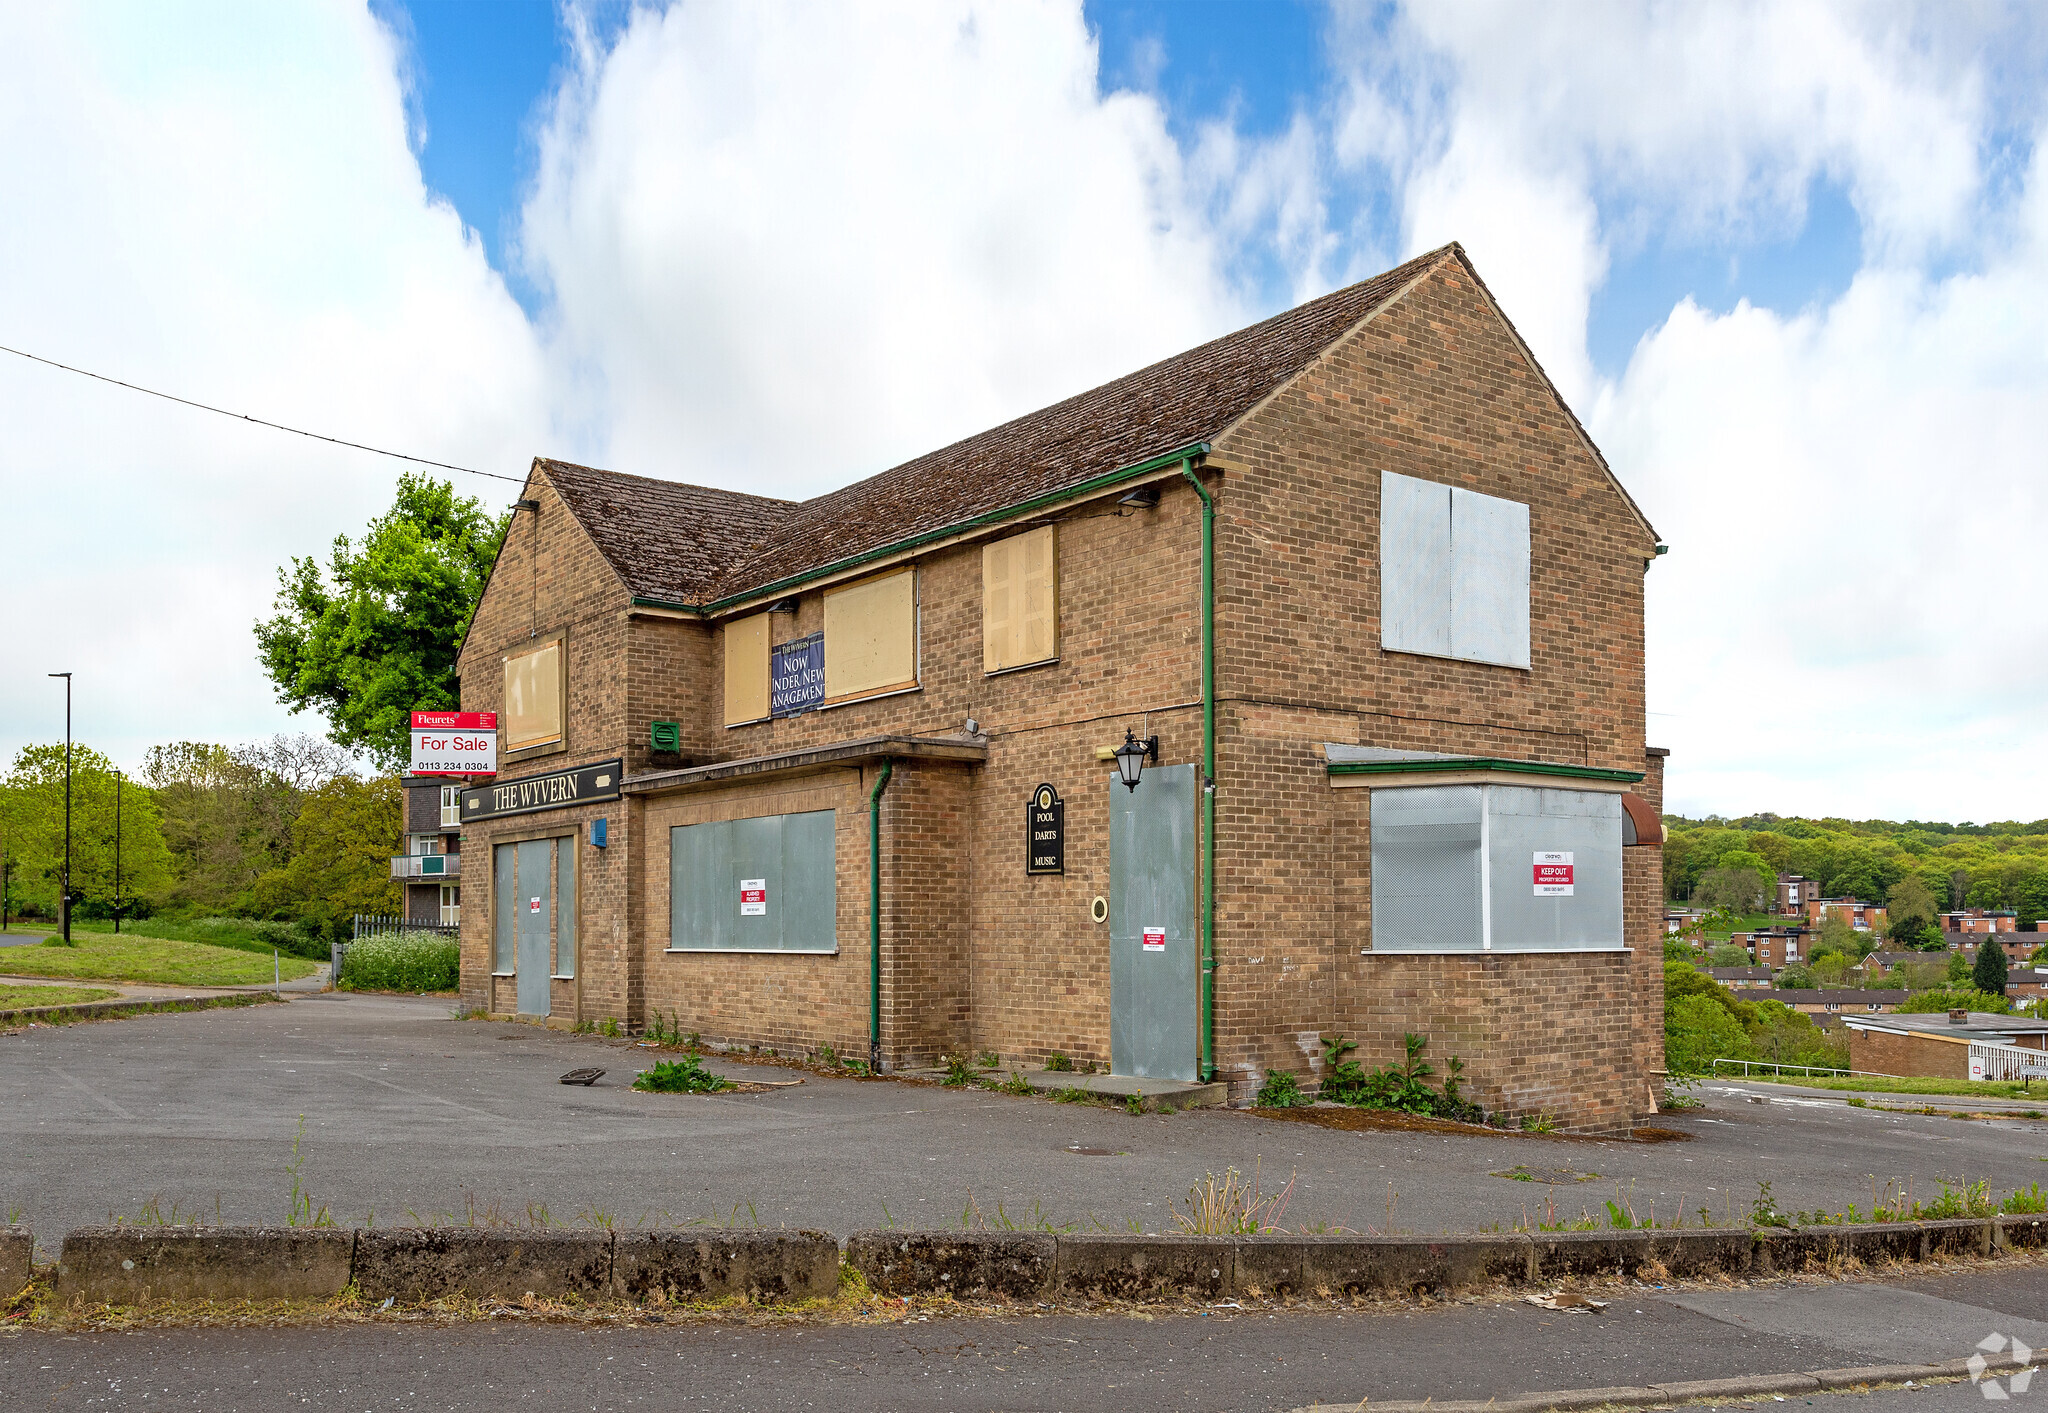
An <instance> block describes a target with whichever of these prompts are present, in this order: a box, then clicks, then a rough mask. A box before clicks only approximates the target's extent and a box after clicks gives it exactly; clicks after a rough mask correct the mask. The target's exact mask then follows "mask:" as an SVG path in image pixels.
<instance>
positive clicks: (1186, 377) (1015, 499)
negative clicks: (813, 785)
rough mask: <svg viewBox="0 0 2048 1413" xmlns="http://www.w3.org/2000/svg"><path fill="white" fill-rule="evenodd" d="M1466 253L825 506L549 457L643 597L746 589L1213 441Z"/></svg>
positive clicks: (943, 454)
mask: <svg viewBox="0 0 2048 1413" xmlns="http://www.w3.org/2000/svg"><path fill="white" fill-rule="evenodd" d="M1455 249H1456V247H1454V246H1445V247H1444V248H1443V249H1441V250H1434V251H1431V252H1430V253H1429V254H1427V255H1422V256H1418V257H1417V258H1416V259H1414V260H1410V261H1409V262H1408V263H1407V264H1405V265H1401V266H1398V267H1396V268H1394V269H1392V270H1389V271H1387V272H1386V273H1385V274H1383V275H1377V276H1375V277H1373V278H1372V279H1369V280H1365V281H1362V282H1360V283H1358V284H1355V285H1349V286H1347V287H1345V288H1344V289H1340V290H1337V291H1335V292H1333V293H1331V294H1326V295H1324V296H1323V297H1322V298H1320V299H1313V300H1310V301H1309V302H1308V303H1306V304H1303V305H1300V306H1298V307H1297V308H1294V309H1290V310H1288V311H1287V312H1286V313H1284V314H1278V315H1275V316H1274V317H1273V318H1271V319H1267V320H1265V321H1264V322H1262V323H1258V324H1253V325H1252V326H1251V327H1250V328H1247V329H1240V330H1238V331H1237V332H1236V333H1234V334H1227V335H1225V336H1224V337H1222V338H1220V339H1216V340H1213V341H1212V342H1209V343H1205V344H1203V345H1202V346H1201V347H1199V348H1194V349H1190V350H1188V351H1187V352H1186V353H1181V354H1177V355H1175V356H1174V357H1172V358H1168V359H1166V360H1164V361H1163V362H1159V363H1154V364H1153V365H1152V366H1151V367H1149V368H1142V369H1140V370H1138V371H1137V372H1135V373H1131V374H1128V375H1126V376H1125V377H1122V378H1118V379H1117V380H1116V381H1115V382H1112V383H1105V384H1103V385H1102V386H1101V387H1099V388H1095V389H1093V390H1092V391H1089V392H1084V393H1081V394H1080V395H1079V396H1076V397H1070V398H1068V399H1067V400H1066V401H1064V402H1057V403H1054V404H1053V405H1052V406H1050V407H1046V408H1042V409H1040V410H1039V411H1037V412H1033V413H1029V414H1027V415H1025V416H1023V417H1019V418H1017V419H1015V420H1014V421H1010V422H1005V423H1004V424H1003V425H1002V426H1000V427H995V428H992V429H991V430H989V431H986V432H982V433H979V434H977V435H975V436H972V437H968V438H967V439H966V440H964V441H958V442H955V443H953V444H952V445H951V446H948V447H943V448H941V449H940V450H938V451H934V452H930V453H928V454H926V455H924V456H920V457H918V458H917V459H916V460H914V461H906V462H904V463H903V464H902V465H900V466H897V467H894V468H892V469H890V470H887V471H883V472H881V473H880V474H878V475H874V476H870V477H868V478H867V479H866V480H863V481H856V482H855V483H854V484H852V485H850V486H845V487H842V488H841V489H839V490H836V491H832V492H830V493H828V494H826V495H822V496H819V497H817V498H816V499H814V500H807V501H802V502H791V501H780V500H768V499H766V498H763V497H760V496H747V495H739V494H737V493H735V492H732V491H719V490H712V489H709V488H707V487H703V486H689V485H683V484H680V483H678V482H674V481H658V480H652V479H649V478H647V477H642V476H626V475H621V474H619V473H617V472H612V471H599V470H595V469H593V468H591V467H587V466H571V465H568V464H567V463H564V462H557V461H539V462H537V463H536V465H537V466H539V467H540V468H542V469H543V470H545V471H546V472H547V475H548V479H549V480H550V481H552V482H553V483H554V484H555V486H556V488H557V489H558V490H560V491H561V493H562V498H563V500H564V501H566V502H567V503H568V505H569V508H570V510H571V511H572V512H573V513H574V514H575V515H576V517H577V519H579V520H580V521H582V522H583V524H584V525H585V527H586V528H588V529H589V531H590V535H591V538H592V539H593V540H595V541H596V542H597V546H598V548H599V550H600V551H602V552H603V554H604V555H605V557H606V558H607V559H608V560H610V561H611V563H612V565H613V566H614V567H615V568H616V569H617V570H618V571H619V575H620V577H621V578H623V579H624V580H625V581H626V583H627V585H628V586H629V587H630V588H631V589H632V591H633V593H634V595H635V596H637V597H643V598H658V599H664V600H668V601H671V602H677V603H690V604H703V603H708V602H711V601H712V600H714V599H721V598H728V597H731V596H733V595H737V594H744V593H748V592H751V591H753V590H756V589H759V588H762V587H765V586H766V585H769V584H772V583H775V582H776V581H778V580H781V579H786V578H789V577H790V576H792V575H799V574H804V573H807V572H809V571H813V570H817V569H822V568H824V567H826V566H828V565H831V564H836V563H839V562H841V561H844V560H846V559H850V558H853V557H855V556H858V555H861V554H864V553H867V552H869V551H872V550H877V549H881V548H883V547H884V546H887V545H891V544H895V543H897V542H898V541H901V540H904V539H907V538H910V537H912V536H915V535H919V534H922V533H925V532H929V531H934V530H942V529H945V528H946V527H948V526H952V525H958V524H960V523H961V522H963V521H967V520H971V519H973V518H974V517H976V516H979V515H985V514H988V513H990V512H992V511H999V510H1002V509H1004V508H1006V507H1008V506H1013V505H1016V504H1018V503H1020V502H1022V501H1026V500H1030V499H1032V498H1034V497H1037V496H1041V495H1046V494H1048V493H1051V492H1056V491H1059V490H1063V489H1065V488H1067V487H1069V486H1074V485H1078V484H1080V483H1081V482H1083V481H1087V480H1090V479H1092V478H1094V477H1097V476H1101V475H1105V474H1107V473H1109V472H1112V471H1117V470H1120V469H1122V468H1124V467H1127V466H1134V465H1137V464H1139V463H1140V462H1143V461H1146V460H1148V459H1150V458H1152V457H1156V456H1162V455H1165V454H1167V453H1169V452H1173V451H1178V450H1179V449H1181V448H1182V447H1185V446H1189V445H1191V444H1193V443H1196V442H1205V441H1210V440H1213V439H1214V438H1215V437H1216V436H1218V435H1219V434H1221V433H1222V432H1223V431H1224V429H1225V428H1227V427H1229V426H1230V425H1231V423H1233V422H1235V421H1236V420H1237V419H1238V418H1239V417H1241V416H1243V415H1244V414H1245V413H1246V412H1249V411H1250V410H1251V409H1252V408H1253V407H1254V406H1255V405H1256V404H1257V403H1258V402H1259V401H1260V400H1261V399H1262V398H1264V397H1265V396H1266V395H1267V394H1269V393H1271V392H1272V391H1273V390H1274V389H1276V388H1278V387H1280V386H1281V385H1282V384H1284V383H1286V382H1287V381H1289V380H1290V379H1292V378H1294V377H1295V376H1296V375H1297V374H1299V373H1301V372H1302V371H1303V370H1304V369H1305V368H1307V367H1308V366H1309V364H1310V363H1312V362H1313V361H1314V360H1315V358H1316V357H1317V355H1319V354H1320V353H1322V351H1323V350H1324V349H1326V348H1328V347H1329V346H1330V345H1331V344H1332V343H1334V342H1336V341H1337V340H1338V339H1339V338H1341V337H1342V336H1343V335H1344V333H1345V332H1346V331H1347V330H1349V329H1350V328H1352V327H1353V326H1354V325H1356V324H1357V323H1358V322H1359V321H1360V320H1361V319H1363V318H1365V317H1366V316H1367V315H1369V314H1371V313H1372V312H1373V311H1374V310H1376V309H1378V308H1379V307H1380V306H1381V305H1383V304H1385V303H1386V302H1387V301H1388V300H1389V299H1391V298H1392V297H1393V296H1394V295H1396V294H1397V293H1399V292H1400V291H1401V289H1403V288H1404V287H1405V286H1406V285H1407V284H1408V283H1409V282H1410V281H1412V280H1414V279H1415V278H1416V277H1417V276H1418V275H1420V274H1421V273H1422V272H1423V271H1425V270H1426V269H1428V268H1429V267H1430V266H1431V265H1433V264H1435V263H1436V262H1437V261H1439V260H1442V259H1444V258H1445V257H1446V256H1448V255H1450V254H1451V253H1452V252H1453V251H1454V250H1455Z"/></svg>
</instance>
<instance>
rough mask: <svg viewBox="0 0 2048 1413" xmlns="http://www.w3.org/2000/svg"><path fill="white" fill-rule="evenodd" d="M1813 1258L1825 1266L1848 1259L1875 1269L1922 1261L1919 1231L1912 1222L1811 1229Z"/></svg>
mask: <svg viewBox="0 0 2048 1413" xmlns="http://www.w3.org/2000/svg"><path fill="white" fill-rule="evenodd" d="M1807 1230H1808V1231H1809V1232H1810V1233H1811V1234H1812V1236H1813V1239H1814V1245H1815V1252H1814V1255H1815V1257H1816V1259H1818V1260H1819V1261H1820V1262H1821V1263H1822V1264H1827V1263H1828V1262H1829V1261H1830V1259H1831V1258H1835V1257H1846V1258H1849V1259H1852V1260H1856V1261H1861V1262H1863V1263H1864V1264H1866V1265H1875V1264H1876V1263H1878V1262H1880V1261H1917V1260H1919V1259H1920V1228H1919V1227H1918V1226H1916V1225H1915V1224H1914V1223H1912V1222H1869V1223H1863V1224H1860V1225H1857V1226H1841V1227H1809V1228H1807Z"/></svg>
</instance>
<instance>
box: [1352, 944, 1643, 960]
mask: <svg viewBox="0 0 2048 1413" xmlns="http://www.w3.org/2000/svg"><path fill="white" fill-rule="evenodd" d="M1634 950H1635V948H1633V947H1629V946H1624V945H1622V944H1619V943H1617V944H1615V945H1614V946H1611V947H1487V948H1479V947H1361V948H1359V949H1358V955H1359V956H1361V957H1570V956H1584V955H1587V954H1589V953H1593V954H1601V955H1604V954H1607V953H1610V952H1615V953H1624V952H1633V951H1634Z"/></svg>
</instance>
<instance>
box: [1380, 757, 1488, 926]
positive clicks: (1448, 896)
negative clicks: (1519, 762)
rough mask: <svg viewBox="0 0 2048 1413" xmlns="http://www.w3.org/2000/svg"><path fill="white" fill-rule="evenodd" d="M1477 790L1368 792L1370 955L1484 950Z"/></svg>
mask: <svg viewBox="0 0 2048 1413" xmlns="http://www.w3.org/2000/svg"><path fill="white" fill-rule="evenodd" d="M1484 807H1485V805H1484V800H1483V799H1482V791H1481V789H1480V787H1479V786H1477V785H1431V786H1423V787H1420V788H1416V789H1403V790H1375V791H1373V792H1372V948H1373V950H1374V951H1375V952H1477V951H1479V950H1481V946H1482V935H1483V934H1482V930H1481V929H1482V925H1483V923H1482V918H1481V914H1480V854H1479V846H1480V834H1481V811H1482V810H1483V809H1484Z"/></svg>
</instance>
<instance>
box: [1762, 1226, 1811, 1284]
mask: <svg viewBox="0 0 2048 1413" xmlns="http://www.w3.org/2000/svg"><path fill="white" fill-rule="evenodd" d="M1755 1239H1756V1249H1755V1252H1754V1254H1753V1255H1752V1257H1751V1259H1750V1267H1749V1273H1750V1274H1751V1275H1753V1276H1786V1275H1791V1274H1792V1273H1793V1272H1795V1271H1803V1270H1805V1269H1807V1267H1809V1266H1813V1265H1816V1264H1820V1263H1821V1244H1820V1242H1819V1240H1818V1239H1816V1238H1815V1236H1814V1234H1813V1233H1812V1232H1810V1231H1798V1230H1795V1229H1794V1228H1791V1227H1764V1228H1761V1229H1759V1230H1758V1232H1757V1234H1756V1238H1755Z"/></svg>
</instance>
